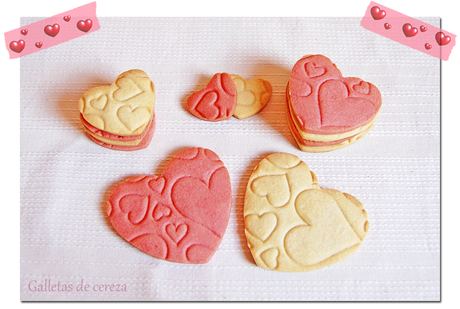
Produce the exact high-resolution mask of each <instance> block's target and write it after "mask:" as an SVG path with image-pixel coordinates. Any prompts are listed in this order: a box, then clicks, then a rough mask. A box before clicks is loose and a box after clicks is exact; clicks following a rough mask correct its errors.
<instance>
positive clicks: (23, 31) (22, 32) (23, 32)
mask: <svg viewBox="0 0 460 309" xmlns="http://www.w3.org/2000/svg"><path fill="white" fill-rule="evenodd" d="M27 33H29V30H28V29H21V34H22V35H27Z"/></svg>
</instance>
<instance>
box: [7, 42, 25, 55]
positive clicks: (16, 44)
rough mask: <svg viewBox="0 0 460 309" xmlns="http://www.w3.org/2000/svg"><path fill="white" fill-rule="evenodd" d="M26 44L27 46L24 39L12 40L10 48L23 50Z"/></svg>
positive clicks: (16, 50)
mask: <svg viewBox="0 0 460 309" xmlns="http://www.w3.org/2000/svg"><path fill="white" fill-rule="evenodd" d="M25 46H26V42H24V41H23V40H19V41H12V42H11V43H10V49H11V50H12V51H14V52H16V53H20V52H22V50H23V49H24V47H25Z"/></svg>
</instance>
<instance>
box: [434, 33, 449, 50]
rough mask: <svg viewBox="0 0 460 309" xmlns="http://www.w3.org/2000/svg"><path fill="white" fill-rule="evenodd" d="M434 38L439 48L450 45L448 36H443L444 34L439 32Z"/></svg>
mask: <svg viewBox="0 0 460 309" xmlns="http://www.w3.org/2000/svg"><path fill="white" fill-rule="evenodd" d="M435 38H436V42H438V44H439V45H440V46H442V45H447V44H449V43H450V36H448V35H445V34H444V32H441V31H440V32H438V33H436V35H435Z"/></svg>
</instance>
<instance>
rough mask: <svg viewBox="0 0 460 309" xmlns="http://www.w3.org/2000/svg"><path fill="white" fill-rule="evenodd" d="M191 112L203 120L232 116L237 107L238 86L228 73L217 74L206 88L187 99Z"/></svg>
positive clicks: (222, 118)
mask: <svg viewBox="0 0 460 309" xmlns="http://www.w3.org/2000/svg"><path fill="white" fill-rule="evenodd" d="M187 107H188V109H189V111H190V113H191V114H192V115H194V116H196V117H198V118H200V119H202V120H208V121H222V120H227V119H230V117H232V115H233V112H234V111H235V107H236V86H235V83H234V82H233V80H232V78H231V77H230V75H229V74H227V73H217V74H215V75H214V76H213V77H212V79H211V81H210V82H209V83H208V85H207V86H206V88H205V89H202V90H200V91H197V92H195V93H193V94H192V95H191V96H190V97H189V98H188V99H187Z"/></svg>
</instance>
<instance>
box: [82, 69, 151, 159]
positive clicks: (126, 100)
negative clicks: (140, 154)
mask: <svg viewBox="0 0 460 309" xmlns="http://www.w3.org/2000/svg"><path fill="white" fill-rule="evenodd" d="M154 107H155V87H154V85H153V83H152V81H151V80H150V78H149V77H148V75H147V74H146V73H145V72H144V71H141V70H130V71H126V72H124V73H122V74H120V75H119V76H118V77H117V78H116V79H115V81H114V82H113V83H112V85H110V86H102V87H96V88H92V89H90V90H88V91H86V92H85V93H84V94H83V97H82V98H81V99H80V101H79V102H78V108H79V110H80V120H81V122H82V124H83V127H84V129H85V132H86V134H87V135H88V136H89V138H90V139H91V140H93V141H94V142H95V143H97V144H99V145H101V146H103V147H106V148H110V149H115V150H128V151H129V150H138V149H143V148H146V147H147V146H148V145H149V143H150V141H151V139H152V137H153V133H154V131H155V111H154Z"/></svg>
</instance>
